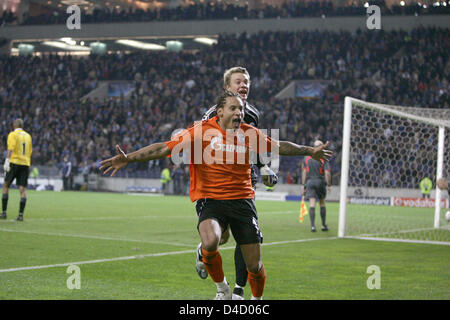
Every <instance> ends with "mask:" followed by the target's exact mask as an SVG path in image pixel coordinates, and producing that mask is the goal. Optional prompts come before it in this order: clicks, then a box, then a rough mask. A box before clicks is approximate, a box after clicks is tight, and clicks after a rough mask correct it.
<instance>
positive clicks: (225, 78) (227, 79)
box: [223, 67, 250, 88]
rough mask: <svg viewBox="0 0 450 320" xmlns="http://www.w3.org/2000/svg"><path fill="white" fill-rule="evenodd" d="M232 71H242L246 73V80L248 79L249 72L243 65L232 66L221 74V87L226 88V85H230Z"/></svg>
mask: <svg viewBox="0 0 450 320" xmlns="http://www.w3.org/2000/svg"><path fill="white" fill-rule="evenodd" d="M233 73H243V74H245V75H247V77H248V80H249V81H250V74H249V73H248V71H247V69H245V68H244V67H233V68H230V69H228V70H226V71H225V73H224V74H223V87H224V88H226V87H227V86H229V85H230V82H231V75H232V74H233Z"/></svg>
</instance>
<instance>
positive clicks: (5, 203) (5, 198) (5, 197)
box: [2, 194, 8, 212]
mask: <svg viewBox="0 0 450 320" xmlns="http://www.w3.org/2000/svg"><path fill="white" fill-rule="evenodd" d="M7 208H8V194H3V196H2V212H6V209H7Z"/></svg>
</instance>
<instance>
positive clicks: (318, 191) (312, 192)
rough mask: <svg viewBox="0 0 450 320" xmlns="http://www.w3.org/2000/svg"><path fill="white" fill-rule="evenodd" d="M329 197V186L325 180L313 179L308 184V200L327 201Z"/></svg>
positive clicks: (306, 196)
mask: <svg viewBox="0 0 450 320" xmlns="http://www.w3.org/2000/svg"><path fill="white" fill-rule="evenodd" d="M326 196H327V186H326V183H325V181H324V180H319V179H313V180H308V181H307V182H306V195H305V198H306V199H311V198H315V199H319V200H322V199H325V197H326Z"/></svg>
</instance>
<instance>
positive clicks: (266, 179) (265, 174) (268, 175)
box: [259, 165, 278, 187]
mask: <svg viewBox="0 0 450 320" xmlns="http://www.w3.org/2000/svg"><path fill="white" fill-rule="evenodd" d="M259 172H260V173H261V176H262V181H263V183H264V185H266V186H267V187H273V186H274V185H276V184H277V182H278V177H277V175H276V174H275V172H273V171H272V170H271V169H270V168H269V167H268V166H267V165H265V166H264V167H262V168H261V169H259Z"/></svg>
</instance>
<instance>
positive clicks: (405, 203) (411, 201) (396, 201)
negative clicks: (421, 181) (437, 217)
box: [392, 197, 448, 208]
mask: <svg viewBox="0 0 450 320" xmlns="http://www.w3.org/2000/svg"><path fill="white" fill-rule="evenodd" d="M434 203H435V199H423V198H405V197H392V205H393V206H396V207H416V208H434ZM441 208H448V199H441Z"/></svg>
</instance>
